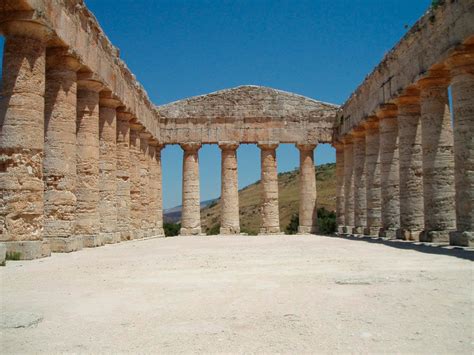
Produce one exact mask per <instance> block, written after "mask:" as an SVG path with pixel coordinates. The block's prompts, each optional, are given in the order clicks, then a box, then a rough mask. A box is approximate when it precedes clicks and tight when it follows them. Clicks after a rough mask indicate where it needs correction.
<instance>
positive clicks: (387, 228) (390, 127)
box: [377, 104, 400, 239]
mask: <svg viewBox="0 0 474 355" xmlns="http://www.w3.org/2000/svg"><path fill="white" fill-rule="evenodd" d="M377 116H378V117H379V118H380V127H379V129H380V185H381V196H382V230H381V232H380V236H381V237H384V238H390V239H393V238H396V237H397V230H398V229H399V228H400V186H399V184H400V183H399V180H400V175H399V160H398V159H399V157H398V120H397V116H398V112H397V106H396V105H393V104H384V105H382V106H381V108H380V110H379V111H378V112H377Z"/></svg>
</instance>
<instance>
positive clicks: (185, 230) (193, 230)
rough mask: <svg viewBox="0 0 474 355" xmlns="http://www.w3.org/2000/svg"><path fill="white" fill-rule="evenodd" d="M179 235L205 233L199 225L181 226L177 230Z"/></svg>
mask: <svg viewBox="0 0 474 355" xmlns="http://www.w3.org/2000/svg"><path fill="white" fill-rule="evenodd" d="M179 235H181V236H195V235H205V234H204V233H202V231H201V227H196V228H181V229H180V230H179Z"/></svg>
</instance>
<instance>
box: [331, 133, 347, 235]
mask: <svg viewBox="0 0 474 355" xmlns="http://www.w3.org/2000/svg"><path fill="white" fill-rule="evenodd" d="M333 146H334V148H336V225H337V232H338V233H341V234H342V233H344V144H343V143H342V142H339V141H336V142H334V143H333Z"/></svg>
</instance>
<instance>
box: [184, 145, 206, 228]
mask: <svg viewBox="0 0 474 355" xmlns="http://www.w3.org/2000/svg"><path fill="white" fill-rule="evenodd" d="M181 148H182V149H183V206H182V211H181V230H180V232H179V233H180V235H201V196H200V192H199V155H198V152H199V149H200V148H201V143H184V144H181Z"/></svg>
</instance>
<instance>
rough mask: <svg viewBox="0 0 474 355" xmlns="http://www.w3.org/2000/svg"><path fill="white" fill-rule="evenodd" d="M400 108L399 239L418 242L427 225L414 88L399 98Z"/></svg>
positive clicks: (419, 127)
mask: <svg viewBox="0 0 474 355" xmlns="http://www.w3.org/2000/svg"><path fill="white" fill-rule="evenodd" d="M397 105H398V131H399V154H400V172H399V178H400V229H399V231H398V234H397V238H399V239H404V240H415V241H417V240H419V239H420V233H421V231H422V230H423V226H424V212H423V166H422V161H423V153H422V149H421V122H420V97H419V92H418V91H417V90H413V89H412V90H411V91H409V92H407V93H406V94H405V95H403V96H400V97H398V99H397Z"/></svg>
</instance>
